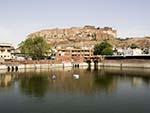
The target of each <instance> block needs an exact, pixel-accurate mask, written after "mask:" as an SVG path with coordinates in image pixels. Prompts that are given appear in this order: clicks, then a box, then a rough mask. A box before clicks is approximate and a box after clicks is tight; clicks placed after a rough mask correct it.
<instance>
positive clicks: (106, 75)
mask: <svg viewBox="0 0 150 113" xmlns="http://www.w3.org/2000/svg"><path fill="white" fill-rule="evenodd" d="M73 74H78V75H79V76H80V78H79V79H73V77H72V75H73ZM149 74H150V71H149V70H139V69H132V70H131V69H120V68H103V69H99V70H80V69H77V70H74V69H73V70H49V71H38V72H35V71H33V72H22V73H13V74H10V73H6V74H1V75H0V87H2V88H3V87H10V86H11V85H13V83H14V82H17V83H18V84H19V91H20V92H21V93H22V94H24V95H27V96H29V97H30V96H33V97H44V96H45V95H46V94H49V93H72V94H82V95H93V94H96V93H107V94H111V93H113V92H114V91H116V90H117V87H118V81H122V80H126V79H127V80H128V81H130V84H131V86H132V87H137V86H141V85H143V84H144V85H147V86H149V84H150V76H149ZM52 75H55V76H56V79H51V76H52Z"/></svg>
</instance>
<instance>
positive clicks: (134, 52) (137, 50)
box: [124, 48, 142, 55]
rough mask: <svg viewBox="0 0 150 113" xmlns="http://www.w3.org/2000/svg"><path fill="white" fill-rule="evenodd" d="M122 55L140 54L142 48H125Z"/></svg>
mask: <svg viewBox="0 0 150 113" xmlns="http://www.w3.org/2000/svg"><path fill="white" fill-rule="evenodd" d="M124 55H142V50H141V49H138V48H136V49H131V48H127V49H125V50H124Z"/></svg>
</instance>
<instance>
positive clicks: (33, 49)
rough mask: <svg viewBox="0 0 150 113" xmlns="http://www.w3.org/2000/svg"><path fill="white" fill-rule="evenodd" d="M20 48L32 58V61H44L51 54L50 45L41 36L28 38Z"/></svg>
mask: <svg viewBox="0 0 150 113" xmlns="http://www.w3.org/2000/svg"><path fill="white" fill-rule="evenodd" d="M19 46H20V48H21V53H23V54H25V55H27V56H30V57H31V58H32V59H42V58H44V57H46V56H48V54H49V52H50V45H49V44H48V43H47V42H46V41H45V40H44V38H43V37H40V36H35V37H33V38H28V39H26V40H25V41H23V42H21V44H20V45H19Z"/></svg>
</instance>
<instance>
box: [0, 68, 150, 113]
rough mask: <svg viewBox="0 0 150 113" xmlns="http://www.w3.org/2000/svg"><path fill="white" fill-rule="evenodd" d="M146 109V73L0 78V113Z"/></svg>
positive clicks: (134, 112) (137, 112) (149, 75)
mask: <svg viewBox="0 0 150 113" xmlns="http://www.w3.org/2000/svg"><path fill="white" fill-rule="evenodd" d="M74 75H78V76H77V78H76V77H75V76H74ZM149 105H150V70H149V69H139V68H133V69H129V68H123V69H120V68H101V69H98V70H93V69H91V70H87V69H71V68H70V69H50V70H28V71H26V72H21V71H18V72H13V73H1V74H0V113H149V112H150V107H149Z"/></svg>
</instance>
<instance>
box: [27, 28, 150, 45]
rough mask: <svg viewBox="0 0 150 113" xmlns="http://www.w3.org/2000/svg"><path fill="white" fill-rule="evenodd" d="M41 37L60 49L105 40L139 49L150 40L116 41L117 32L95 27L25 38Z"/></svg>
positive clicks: (52, 32) (36, 34)
mask: <svg viewBox="0 0 150 113" xmlns="http://www.w3.org/2000/svg"><path fill="white" fill-rule="evenodd" d="M35 36H42V37H44V38H45V40H46V41H47V42H48V43H49V44H51V45H53V46H61V47H68V46H73V47H81V46H85V45H86V46H92V45H94V44H96V43H99V42H102V41H104V40H107V41H108V42H109V43H111V44H112V45H113V46H116V47H127V46H130V45H131V44H132V43H134V44H136V45H137V46H139V47H149V46H150V38H149V37H145V38H129V39H118V38H117V31H116V30H113V29H112V28H110V27H104V28H99V27H97V28H96V27H95V26H84V27H72V28H66V29H58V28H56V29H46V30H41V31H38V32H35V33H31V34H29V35H28V36H27V37H28V38H32V37H35Z"/></svg>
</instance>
